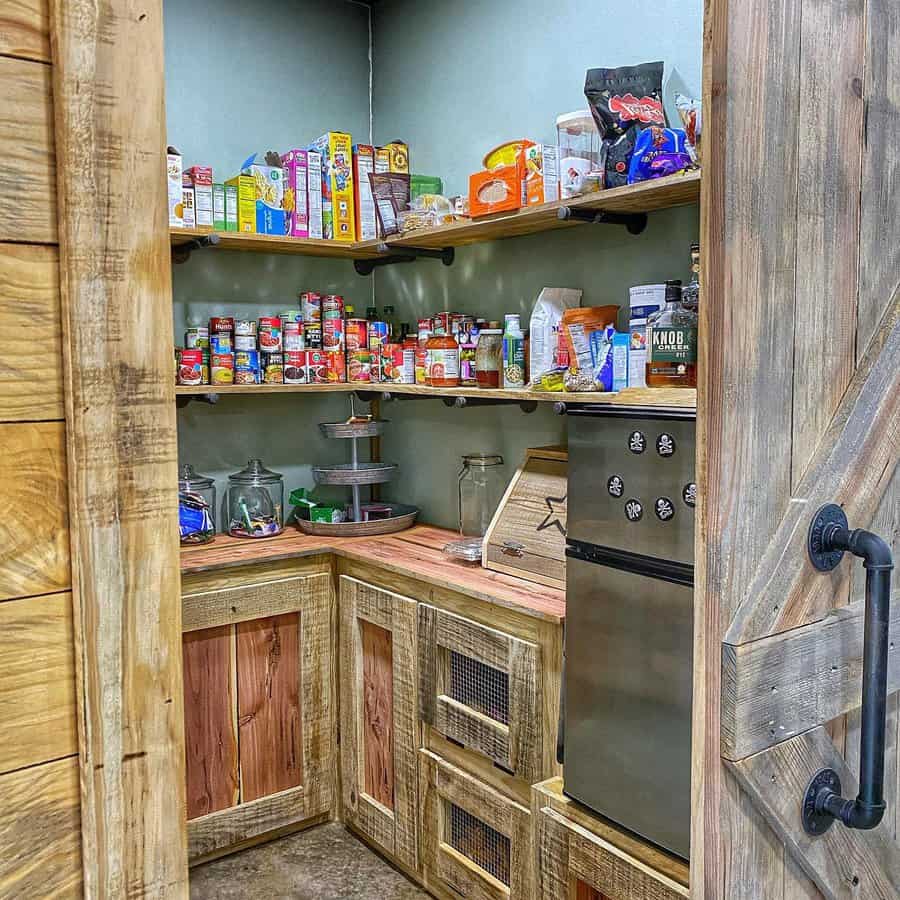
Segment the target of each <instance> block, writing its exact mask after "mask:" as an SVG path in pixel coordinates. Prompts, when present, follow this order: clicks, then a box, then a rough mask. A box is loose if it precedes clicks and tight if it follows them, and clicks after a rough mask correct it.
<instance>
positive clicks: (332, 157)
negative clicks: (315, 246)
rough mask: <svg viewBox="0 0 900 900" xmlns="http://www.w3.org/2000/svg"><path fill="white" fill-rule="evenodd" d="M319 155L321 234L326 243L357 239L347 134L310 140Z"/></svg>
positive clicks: (351, 161) (337, 132)
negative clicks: (320, 165) (320, 164)
mask: <svg viewBox="0 0 900 900" xmlns="http://www.w3.org/2000/svg"><path fill="white" fill-rule="evenodd" d="M312 149H313V150H315V151H317V152H318V153H321V154H322V231H323V236H324V237H325V238H326V239H327V240H334V241H354V240H356V217H355V216H354V214H353V202H354V201H353V147H352V141H351V139H350V135H349V134H345V133H344V132H341V131H329V132H328V133H327V134H323V135H322V137H320V138H318V139H317V140H315V141H313V144H312Z"/></svg>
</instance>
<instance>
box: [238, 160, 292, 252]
mask: <svg viewBox="0 0 900 900" xmlns="http://www.w3.org/2000/svg"><path fill="white" fill-rule="evenodd" d="M275 162H277V165H275V164H273V163H275ZM241 175H247V176H249V177H250V178H252V179H253V200H254V210H255V212H254V215H255V219H256V233H257V234H278V235H283V234H285V216H284V169H282V167H281V157H280V156H279V155H278V154H277V153H275V154H268V153H267V154H266V163H265V164H263V163H258V162H256V154H255V153H254V154H253V156H250V157H248V158H247V159H245V160H244V164H243V165H242V166H241Z"/></svg>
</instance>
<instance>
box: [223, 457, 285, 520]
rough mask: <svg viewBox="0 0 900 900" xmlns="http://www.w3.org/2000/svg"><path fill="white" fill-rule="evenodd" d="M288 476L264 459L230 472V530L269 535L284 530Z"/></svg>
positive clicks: (252, 461)
mask: <svg viewBox="0 0 900 900" xmlns="http://www.w3.org/2000/svg"><path fill="white" fill-rule="evenodd" d="M283 511H284V479H283V478H282V477H281V475H279V474H278V472H272V471H270V470H269V469H267V468H266V467H265V466H264V465H263V463H262V460H260V459H251V460H249V461H248V463H247V465H246V467H245V468H243V469H241V471H240V472H235V473H234V474H233V475H229V476H228V518H229V521H228V533H229V534H231V535H234V536H235V537H247V538H266V537H273V536H274V535H276V534H281V532H282V531H283V530H284V514H283Z"/></svg>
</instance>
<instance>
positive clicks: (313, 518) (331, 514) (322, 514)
mask: <svg viewBox="0 0 900 900" xmlns="http://www.w3.org/2000/svg"><path fill="white" fill-rule="evenodd" d="M309 520H310V522H327V523H328V524H329V525H333V524H335V523H337V522H340V521H341V516H340V514H339V511H338V510H336V509H335V508H334V507H333V506H315V507H313V508H312V509H311V510H310V511H309Z"/></svg>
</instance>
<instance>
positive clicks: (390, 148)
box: [379, 141, 409, 175]
mask: <svg viewBox="0 0 900 900" xmlns="http://www.w3.org/2000/svg"><path fill="white" fill-rule="evenodd" d="M379 149H381V150H386V151H387V154H388V160H389V163H388V164H389V168H388V171H389V172H396V173H399V174H400V175H409V147H408V146H407V145H406V144H405V143H404V142H403V141H392V142H391V143H390V144H385V145H384V146H383V147H381V148H379Z"/></svg>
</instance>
